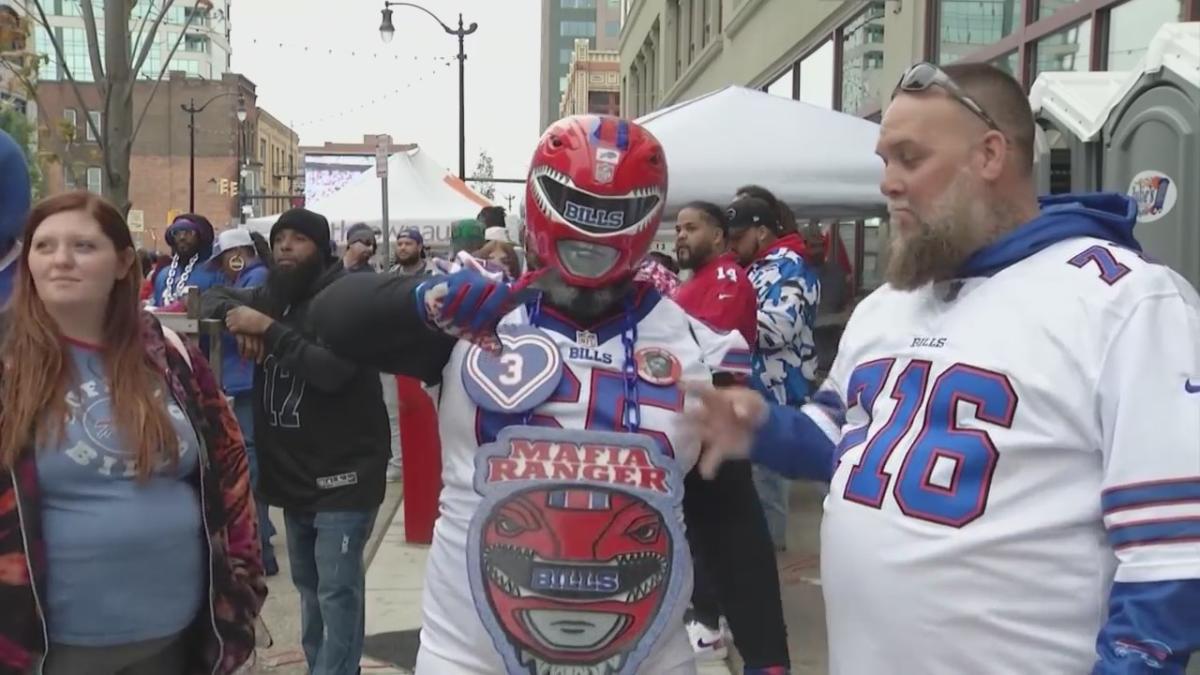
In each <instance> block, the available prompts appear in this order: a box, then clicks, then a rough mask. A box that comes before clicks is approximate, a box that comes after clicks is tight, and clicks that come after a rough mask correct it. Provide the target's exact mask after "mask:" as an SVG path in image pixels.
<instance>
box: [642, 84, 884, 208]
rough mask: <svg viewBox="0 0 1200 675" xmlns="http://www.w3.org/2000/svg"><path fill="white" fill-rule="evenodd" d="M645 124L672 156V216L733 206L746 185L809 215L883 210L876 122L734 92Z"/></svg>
mask: <svg viewBox="0 0 1200 675" xmlns="http://www.w3.org/2000/svg"><path fill="white" fill-rule="evenodd" d="M637 121H638V123H639V124H643V125H645V127H646V128H647V129H649V130H650V131H651V132H653V133H654V135H655V136H656V137H657V138H658V140H659V141H660V142H661V143H662V144H663V147H664V148H665V150H666V154H667V167H668V169H669V171H670V184H669V185H668V189H667V207H666V212H665V214H664V218H665V219H673V218H674V217H675V214H676V213H677V212H678V210H679V208H680V207H681V206H683V205H684V204H686V203H687V202H689V201H693V200H697V199H703V200H707V201H712V202H716V203H717V204H725V203H728V202H729V201H731V200H732V199H733V191H734V190H736V189H737V188H738V187H740V186H742V185H747V184H755V185H761V186H763V187H765V188H767V189H768V190H770V191H771V192H773V193H775V195H776V196H777V197H778V198H779V199H780V200H781V201H783V202H785V203H787V204H788V206H790V207H792V209H793V210H794V211H795V212H796V215H797V216H798V217H801V218H816V217H830V216H873V215H879V214H880V213H881V212H883V211H884V209H885V202H884V199H883V196H882V195H881V194H880V193H879V182H880V180H881V179H882V177H883V163H882V162H880V160H879V158H878V157H877V156H876V155H875V141H876V140H877V139H878V137H879V126H878V125H877V124H875V123H873V122H869V121H867V120H864V119H861V118H858V117H855V116H853V115H847V114H845V113H840V112H835V111H832V110H827V109H825V108H819V107H817V106H813V105H809V104H807V103H801V102H799V101H793V100H791V99H786V98H782V97H779V96H773V95H771V94H767V93H764V92H761V91H755V90H753V89H746V88H744V87H733V86H731V87H726V88H724V89H720V90H717V91H714V92H712V93H709V94H705V95H704V96H701V97H699V98H695V99H692V100H690V101H685V102H683V103H679V104H676V105H674V106H671V107H669V108H664V109H663V110H658V111H656V112H653V113H651V114H649V115H646V116H645V117H642V118H640V119H638V120H637Z"/></svg>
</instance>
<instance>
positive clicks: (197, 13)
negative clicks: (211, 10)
mask: <svg viewBox="0 0 1200 675" xmlns="http://www.w3.org/2000/svg"><path fill="white" fill-rule="evenodd" d="M188 19H191V21H192V25H193V26H207V25H208V9H206V8H204V7H199V6H197V7H184V8H183V20H184V21H185V22H186V21H187V20H188Z"/></svg>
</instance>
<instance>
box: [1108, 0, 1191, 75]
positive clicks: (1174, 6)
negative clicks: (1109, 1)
mask: <svg viewBox="0 0 1200 675" xmlns="http://www.w3.org/2000/svg"><path fill="white" fill-rule="evenodd" d="M1180 9H1181V7H1180V0H1129V2H1126V3H1123V4H1121V5H1117V6H1116V7H1114V8H1113V9H1112V12H1111V14H1109V17H1110V19H1109V22H1108V25H1109V28H1108V62H1107V68H1108V70H1133V68H1134V66H1136V65H1137V63H1138V61H1140V60H1141V58H1142V56H1144V55H1145V54H1146V48H1147V47H1148V46H1149V45H1150V40H1151V39H1153V38H1154V34H1155V33H1157V32H1158V29H1159V28H1160V27H1161V26H1162V25H1163V24H1164V23H1172V22H1174V21H1179V16H1180Z"/></svg>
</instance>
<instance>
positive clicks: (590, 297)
mask: <svg viewBox="0 0 1200 675" xmlns="http://www.w3.org/2000/svg"><path fill="white" fill-rule="evenodd" d="M632 286H633V280H632V279H629V280H626V281H621V282H618V283H616V284H613V285H610V286H605V287H604V288H579V287H578V286H571V285H569V284H567V282H566V281H563V278H562V277H561V276H560V275H559V274H558V271H557V270H553V269H551V270H550V271H549V272H547V273H546V274H543V275H542V276H541V277H540V278H538V279H537V280H536V281H534V282H533V283H532V284H531V285H530V288H535V289H537V290H539V291H541V292H542V302H544V303H545V304H547V305H550V306H551V307H553V308H555V309H557V310H559V311H561V312H562V313H564V314H566V315H567V316H568V317H570V318H572V319H575V320H576V321H582V322H590V321H594V320H596V319H599V318H602V317H604V316H605V315H607V314H611V313H612V312H613V309H614V308H616V307H618V305H619V304H620V302H621V299H622V298H624V297H625V295H626V294H627V293H628V292H629V291H630V289H631V288H632Z"/></svg>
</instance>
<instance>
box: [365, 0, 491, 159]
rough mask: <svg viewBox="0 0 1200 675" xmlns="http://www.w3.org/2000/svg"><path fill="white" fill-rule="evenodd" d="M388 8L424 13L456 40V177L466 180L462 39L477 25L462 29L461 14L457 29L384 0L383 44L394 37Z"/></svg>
mask: <svg viewBox="0 0 1200 675" xmlns="http://www.w3.org/2000/svg"><path fill="white" fill-rule="evenodd" d="M390 7H413V8H415V9H419V10H421V11H422V12H425V13H426V14H428V15H429V16H431V17H433V20H434V21H437V22H438V24H439V25H440V26H441V27H442V30H444V31H446V32H447V33H449V34H450V35H453V36H455V37H457V38H458V177H459V179H460V180H466V179H467V131H466V112H467V103H466V98H467V96H466V88H465V86H464V84H463V71H464V69H465V68H464V66H465V64H466V62H467V54H466V52H465V51H463V38H465V37H466V36H468V35H470V34H471V33H474V32H475V29H477V28H479V24H477V23H475V22H473V21H472V22H471V25H470V26H467V27H466V28H463V18H462V14H461V13H460V14H459V15H458V28H451V27H450V26H447V25H446V24H445V23H444V22H443V21H442V20H441V19H439V18H438V17H437V15H436V14H434V13H433V12H431V11H429V10H427V9H425V8H424V7H422V6H420V5H416V4H413V3H411V2H392V0H384V3H383V22H382V23H381V24H380V25H379V36H380V37H381V38H383V41H384V42H391V41H392V38H393V37H394V36H395V35H396V27H395V26H393V25H392V10H391V9H389V8H390Z"/></svg>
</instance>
